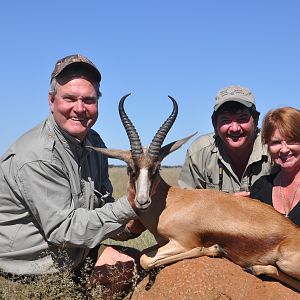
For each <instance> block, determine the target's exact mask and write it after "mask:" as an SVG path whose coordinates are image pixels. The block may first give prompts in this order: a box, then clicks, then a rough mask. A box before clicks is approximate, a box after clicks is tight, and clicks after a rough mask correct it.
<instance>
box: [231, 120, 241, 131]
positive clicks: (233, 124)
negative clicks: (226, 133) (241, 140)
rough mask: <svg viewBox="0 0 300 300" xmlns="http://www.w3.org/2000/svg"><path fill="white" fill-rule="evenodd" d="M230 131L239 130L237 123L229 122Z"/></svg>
mask: <svg viewBox="0 0 300 300" xmlns="http://www.w3.org/2000/svg"><path fill="white" fill-rule="evenodd" d="M230 130H231V131H239V130H240V124H239V123H238V122H235V121H233V122H231V124H230Z"/></svg>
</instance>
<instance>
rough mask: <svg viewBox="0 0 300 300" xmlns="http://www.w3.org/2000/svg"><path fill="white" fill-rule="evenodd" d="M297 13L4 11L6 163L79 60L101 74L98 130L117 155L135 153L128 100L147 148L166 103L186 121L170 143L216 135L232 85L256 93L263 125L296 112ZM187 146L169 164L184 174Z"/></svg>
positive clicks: (204, 6) (61, 2) (162, 1)
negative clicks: (58, 79) (121, 104)
mask: <svg viewBox="0 0 300 300" xmlns="http://www.w3.org/2000/svg"><path fill="white" fill-rule="evenodd" d="M299 12H300V2H299V1H297V0H285V1H280V0H265V1H261V0H251V1H250V0H249V1H241V0H236V1H233V0H226V1H224V0H210V1H208V0H207V1H202V0H186V1H178V0H151V1H143V0H127V1H121V0H119V1H116V0H109V1H101V0H86V1H78V0H72V1H70V0H52V1H48V2H44V1H34V0H32V1H30V0H28V1H21V0H18V1H16V0H15V1H14V0H12V1H5V2H3V3H2V4H1V10H0V38H1V47H0V56H1V58H2V63H1V68H2V70H1V72H0V82H1V110H2V112H1V115H2V117H1V123H0V124H1V130H0V154H2V153H4V151H5V150H6V149H7V148H8V147H9V145H10V144H11V143H13V142H14V141H15V140H16V139H17V138H18V137H19V136H20V135H21V134H22V133H24V132H25V131H27V130H29V129H30V128H32V127H33V126H35V125H36V124H37V123H39V122H40V121H42V120H43V119H45V118H46V117H47V115H48V112H49V107H48V102H47V92H48V88H49V78H50V74H51V72H52V69H53V66H54V64H55V62H56V61H57V60H58V59H59V58H61V57H63V56H66V55H69V54H73V53H81V54H83V55H85V56H87V57H89V58H90V59H91V60H92V61H93V62H94V63H95V64H96V65H97V66H98V67H99V69H100V71H101V73H102V85H101V91H102V94H103V96H102V98H101V99H100V103H99V110H100V116H99V119H98V121H97V123H96V124H95V126H94V129H95V130H97V131H98V132H99V133H100V134H101V136H102V137H103V139H104V140H105V142H106V145H107V146H108V147H112V148H120V149H128V147H129V143H128V140H127V137H126V134H125V131H124V129H123V127H122V125H121V122H120V120H119V116H118V112H117V105H118V101H119V99H120V98H121V97H122V96H123V95H124V94H126V93H132V95H131V96H130V97H129V98H128V100H127V102H126V103H125V107H126V111H127V113H128V115H129V116H130V118H131V119H132V121H133V122H134V124H135V126H136V128H137V130H138V132H139V135H140V137H141V140H142V143H143V144H144V145H148V144H149V143H150V142H151V139H152V137H153V135H154V134H155V132H156V131H157V129H158V128H159V127H160V126H161V124H162V122H163V121H164V120H165V118H166V117H167V116H168V114H169V113H170V112H171V109H172V105H171V101H169V100H168V97H167V96H168V95H171V96H173V97H174V98H175V99H177V101H178V105H179V114H178V117H177V121H176V122H175V124H174V126H173V128H172V129H171V131H170V133H169V134H168V136H167V138H166V140H165V143H168V142H172V141H173V140H176V139H180V138H183V137H185V136H187V135H189V134H191V133H193V132H195V131H198V135H197V136H199V135H201V134H205V133H207V132H211V131H212V125H211V121H210V116H211V113H212V107H213V103H214V97H215V95H216V93H217V91H218V90H220V89H221V88H223V87H224V86H227V85H232V84H238V85H243V86H247V87H249V88H250V89H251V90H252V92H253V94H254V95H255V98H256V103H257V108H258V110H259V111H260V112H261V116H263V115H264V114H265V113H266V112H267V111H268V110H269V109H272V108H277V107H280V106H294V107H297V108H299V98H300V84H299V81H300V76H299V74H300V59H299V54H300V43H299V39H300V18H299ZM261 119H262V118H261ZM189 144H190V143H188V144H187V145H185V146H183V147H182V148H181V149H180V150H178V151H177V152H175V153H172V154H171V155H170V156H169V157H167V158H166V159H165V161H164V164H168V165H181V164H182V163H183V161H184V157H185V152H186V149H187V147H188V145H189ZM110 162H111V163H117V162H116V161H110Z"/></svg>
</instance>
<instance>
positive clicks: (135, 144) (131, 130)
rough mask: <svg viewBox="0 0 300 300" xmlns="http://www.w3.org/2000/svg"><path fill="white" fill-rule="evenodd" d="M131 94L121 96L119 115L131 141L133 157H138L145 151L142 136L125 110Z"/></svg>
mask: <svg viewBox="0 0 300 300" xmlns="http://www.w3.org/2000/svg"><path fill="white" fill-rule="evenodd" d="M129 95H130V94H127V95H125V96H123V97H122V98H121V100H120V102H119V115H120V118H121V121H122V124H123V126H124V128H125V130H126V133H127V136H128V139H129V142H130V148H131V154H132V158H136V157H138V156H140V155H141V154H142V153H143V148H142V144H141V141H140V137H139V135H138V133H137V131H136V129H135V127H134V126H133V124H132V122H131V121H130V119H129V118H128V116H127V114H126V113H125V110H124V101H125V99H126V98H127V97H128V96H129Z"/></svg>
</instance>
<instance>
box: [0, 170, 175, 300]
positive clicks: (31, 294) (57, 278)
mask: <svg viewBox="0 0 300 300" xmlns="http://www.w3.org/2000/svg"><path fill="white" fill-rule="evenodd" d="M179 171H180V167H162V168H161V175H162V177H163V178H164V179H165V180H166V182H167V183H169V184H170V185H176V184H177V178H178V175H179ZM109 174H110V178H111V181H112V184H113V187H114V193H113V196H114V197H115V199H118V198H119V197H121V196H122V195H124V194H126V187H127V171H126V167H123V166H122V167H121V166H113V167H110V168H109ZM104 242H105V243H106V244H111V245H122V246H126V247H132V248H136V249H138V250H143V249H145V248H148V247H150V246H152V245H153V244H155V240H154V238H153V236H152V234H151V233H149V232H148V231H145V232H144V233H143V234H142V235H140V236H139V237H138V238H136V239H133V240H130V241H126V242H116V241H113V240H110V239H108V240H105V241H104ZM90 268H91V266H90V265H88V264H87V266H86V270H87V271H86V272H84V274H83V276H82V278H81V283H82V284H84V283H85V282H86V280H87V275H86V274H88V270H90ZM112 276H114V277H117V274H114V271H113V270H112ZM71 277H72V272H70V270H65V271H64V272H62V273H60V274H56V275H47V276H43V277H41V278H40V279H39V280H37V281H34V282H32V283H30V284H23V283H18V282H12V281H10V280H6V279H4V278H2V277H1V276H0V299H1V300H2V299H3V300H4V299H5V300H29V299H30V300H37V299H43V300H50V299H61V300H65V299H67V300H73V299H74V300H77V299H78V300H79V299H83V295H82V293H81V287H80V286H81V285H80V284H75V283H74V281H73V280H72V278H71ZM133 280H135V279H133ZM105 293H106V291H105V290H104V289H103V287H100V286H98V287H97V288H94V289H93V290H92V292H91V295H90V296H91V297H90V299H104V298H106V299H120V295H114V296H111V295H110V296H109V297H108V298H107V297H105Z"/></svg>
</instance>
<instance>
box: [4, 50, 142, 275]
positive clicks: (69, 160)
mask: <svg viewBox="0 0 300 300" xmlns="http://www.w3.org/2000/svg"><path fill="white" fill-rule="evenodd" d="M100 80H101V74H100V72H99V70H98V69H97V67H96V66H95V65H94V64H93V63H92V62H91V61H90V60H89V59H87V58H86V57H83V56H81V55H77V54H76V55H71V56H67V57H64V58H63V59H61V60H59V61H58V62H57V63H56V64H55V67H54V70H53V72H52V75H51V85H50V91H49V95H48V98H49V105H50V111H51V112H50V114H49V116H48V118H47V119H46V120H44V121H43V122H41V123H40V124H38V125H37V126H36V127H35V128H33V129H31V130H30V131H28V132H27V133H25V134H24V135H23V136H21V137H20V138H19V139H18V140H17V141H16V142H15V143H14V144H13V145H12V146H11V147H10V148H9V149H8V150H7V151H6V153H5V154H4V155H3V156H2V158H1V160H0V244H1V247H0V271H1V274H4V275H3V276H4V277H6V278H14V277H16V276H17V278H24V275H26V276H27V275H30V276H29V278H32V277H34V275H40V274H47V273H56V272H59V271H60V270H61V269H64V268H66V267H69V268H70V269H71V270H74V272H75V273H76V274H77V271H78V270H79V269H80V266H81V264H82V262H83V261H84V259H85V258H86V257H87V256H88V255H90V257H91V258H93V259H96V257H97V252H98V247H99V245H100V243H101V241H102V240H104V239H106V238H108V237H113V238H119V239H122V240H123V239H127V238H132V237H136V235H135V234H133V233H132V232H130V230H129V229H130V228H129V227H130V225H131V226H133V225H132V224H134V222H135V221H133V222H130V225H129V226H126V224H127V223H128V221H129V220H131V219H135V218H137V216H136V214H135V212H134V210H133V209H132V205H131V203H130V202H129V201H128V199H127V197H122V198H121V199H119V200H118V201H114V199H113V198H112V196H111V194H112V186H111V183H110V180H109V177H108V162H107V158H106V157H104V156H103V155H102V154H100V153H97V152H95V151H90V150H89V149H88V148H87V147H86V146H96V147H105V145H104V142H103V141H102V139H101V137H100V136H99V134H98V133H97V132H95V131H94V130H92V129H91V128H92V126H93V125H94V124H95V122H96V120H97V117H98V98H99V97H100V95H101V93H100ZM136 222H137V221H136ZM131 229H132V227H131ZM141 230H143V228H142V229H141ZM135 233H137V232H135ZM98 269H101V268H99V266H98Z"/></svg>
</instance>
